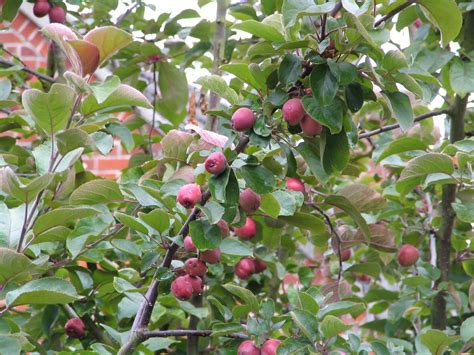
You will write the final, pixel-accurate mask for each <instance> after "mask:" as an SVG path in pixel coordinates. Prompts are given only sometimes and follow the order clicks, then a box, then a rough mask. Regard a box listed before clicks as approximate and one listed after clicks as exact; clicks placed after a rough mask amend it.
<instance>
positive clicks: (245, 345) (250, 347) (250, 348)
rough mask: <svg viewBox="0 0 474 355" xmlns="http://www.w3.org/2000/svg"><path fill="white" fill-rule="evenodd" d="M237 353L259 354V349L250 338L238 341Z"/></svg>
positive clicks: (239, 354) (245, 354) (241, 354)
mask: <svg viewBox="0 0 474 355" xmlns="http://www.w3.org/2000/svg"><path fill="white" fill-rule="evenodd" d="M237 355H260V349H259V348H258V347H257V345H255V343H254V342H253V341H252V340H245V341H243V342H242V343H240V345H239V348H238V349H237Z"/></svg>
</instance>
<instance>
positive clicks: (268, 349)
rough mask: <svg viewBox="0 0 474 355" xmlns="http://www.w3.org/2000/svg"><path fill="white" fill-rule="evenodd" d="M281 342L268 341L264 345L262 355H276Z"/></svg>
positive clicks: (275, 340)
mask: <svg viewBox="0 0 474 355" xmlns="http://www.w3.org/2000/svg"><path fill="white" fill-rule="evenodd" d="M280 343H281V341H280V340H278V339H268V340H267V341H266V342H265V343H263V345H262V349H261V352H260V354H261V355H276V353H277V349H278V347H279V346H280Z"/></svg>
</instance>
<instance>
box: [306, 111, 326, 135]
mask: <svg viewBox="0 0 474 355" xmlns="http://www.w3.org/2000/svg"><path fill="white" fill-rule="evenodd" d="M300 127H301V130H302V131H303V133H304V134H306V135H307V136H319V135H320V134H321V132H322V131H323V126H321V124H320V123H319V122H318V121H316V120H315V119H313V118H312V117H311V116H310V115H305V116H304V117H303V119H302V120H301V122H300Z"/></svg>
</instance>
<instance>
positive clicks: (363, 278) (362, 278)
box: [357, 274, 371, 282]
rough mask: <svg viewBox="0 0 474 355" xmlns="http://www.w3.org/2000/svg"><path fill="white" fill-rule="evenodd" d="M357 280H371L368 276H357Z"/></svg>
mask: <svg viewBox="0 0 474 355" xmlns="http://www.w3.org/2000/svg"><path fill="white" fill-rule="evenodd" d="M357 280H359V281H360V282H370V280H371V278H370V276H369V275H366V274H362V275H359V276H357Z"/></svg>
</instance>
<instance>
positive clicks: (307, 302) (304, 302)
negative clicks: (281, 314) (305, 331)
mask: <svg viewBox="0 0 474 355" xmlns="http://www.w3.org/2000/svg"><path fill="white" fill-rule="evenodd" d="M298 297H299V300H300V301H301V308H303V309H305V310H307V311H308V312H311V313H313V314H317V313H318V311H319V304H318V302H316V300H315V299H314V298H313V297H312V296H311V295H310V294H309V293H306V292H303V291H301V292H299V293H298Z"/></svg>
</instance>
